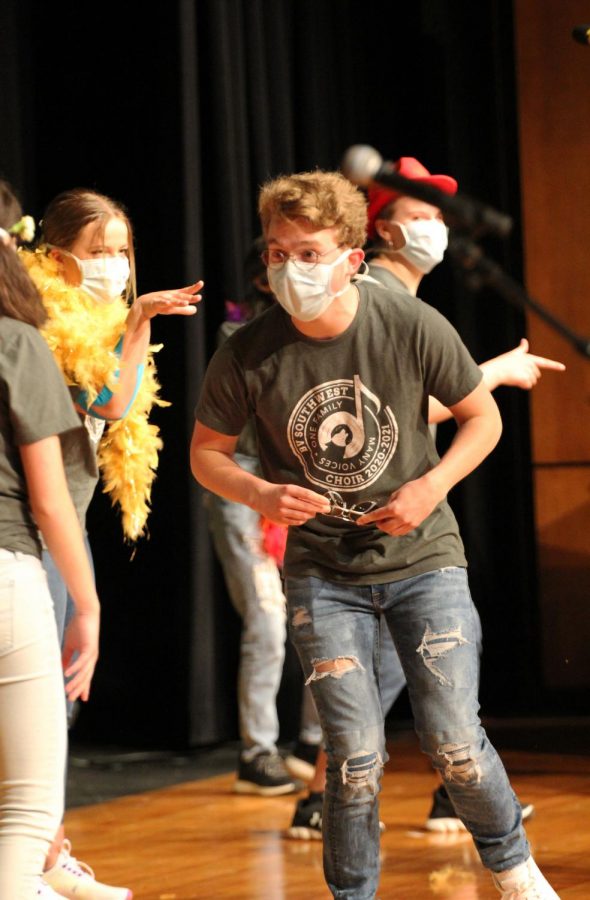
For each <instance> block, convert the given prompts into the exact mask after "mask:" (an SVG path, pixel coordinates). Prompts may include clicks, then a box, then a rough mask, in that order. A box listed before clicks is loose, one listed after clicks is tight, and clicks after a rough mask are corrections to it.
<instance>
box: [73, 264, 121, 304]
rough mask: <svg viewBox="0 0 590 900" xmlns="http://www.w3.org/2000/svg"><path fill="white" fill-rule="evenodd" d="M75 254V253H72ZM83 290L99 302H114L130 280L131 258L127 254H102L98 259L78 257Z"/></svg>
mask: <svg viewBox="0 0 590 900" xmlns="http://www.w3.org/2000/svg"><path fill="white" fill-rule="evenodd" d="M71 255H72V256H73V254H71ZM74 259H75V260H76V262H77V263H78V266H79V268H80V274H81V275H82V281H81V283H80V287H81V288H82V290H83V291H86V293H87V294H90V296H91V297H92V298H93V299H94V300H97V301H98V302H99V303H112V302H113V301H114V300H116V299H117V297H120V296H121V294H122V293H123V291H124V290H125V288H126V286H127V282H128V281H129V273H130V269H129V260H128V259H127V257H126V256H101V257H99V258H98V259H78V257H77V256H74Z"/></svg>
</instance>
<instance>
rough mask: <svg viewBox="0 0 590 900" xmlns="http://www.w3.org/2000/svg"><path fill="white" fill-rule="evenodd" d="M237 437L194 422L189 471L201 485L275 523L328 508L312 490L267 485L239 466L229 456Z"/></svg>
mask: <svg viewBox="0 0 590 900" xmlns="http://www.w3.org/2000/svg"><path fill="white" fill-rule="evenodd" d="M238 437H239V435H235V436H228V435H226V434H221V433H220V432H218V431H213V429H211V428H207V426H206V425H203V424H202V423H201V422H199V421H197V422H196V423H195V428H194V431H193V437H192V441H191V470H192V473H193V475H194V476H195V478H196V479H197V481H198V482H199V483H200V484H202V485H203V487H205V488H207V489H208V490H210V491H212V492H213V493H214V494H220V495H221V496H222V497H226V498H227V499H228V500H233V501H234V502H236V503H243V504H244V505H245V506H249V507H250V508H251V509H255V510H256V511H257V512H259V513H260V514H261V515H263V516H264V517H265V518H266V519H269V520H270V521H271V522H276V523H277V524H278V525H302V524H303V523H304V522H307V520H308V519H313V518H314V516H316V515H317V514H318V513H328V512H329V511H330V504H329V502H328V500H326V498H325V497H322V496H321V495H320V494H316V493H315V491H310V490H308V489H307V488H304V487H300V486H299V485H296V484H271V482H270V481H265V480H264V479H263V478H258V477H257V476H256V475H252V474H251V473H250V472H246V471H245V470H244V469H242V468H241V467H240V466H239V465H238V464H237V463H236V462H235V460H234V458H233V454H234V451H235V448H236V444H237V442H238Z"/></svg>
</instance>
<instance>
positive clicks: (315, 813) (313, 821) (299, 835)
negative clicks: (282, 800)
mask: <svg viewBox="0 0 590 900" xmlns="http://www.w3.org/2000/svg"><path fill="white" fill-rule="evenodd" d="M323 803H324V795H323V794H320V793H317V794H310V795H309V796H308V797H302V799H301V800H299V801H298V802H297V806H296V807H295V815H294V816H293V821H292V822H291V825H290V827H289V828H288V829H287V834H288V835H289V837H290V838H295V839H296V840H299V841H321V839H322V806H323Z"/></svg>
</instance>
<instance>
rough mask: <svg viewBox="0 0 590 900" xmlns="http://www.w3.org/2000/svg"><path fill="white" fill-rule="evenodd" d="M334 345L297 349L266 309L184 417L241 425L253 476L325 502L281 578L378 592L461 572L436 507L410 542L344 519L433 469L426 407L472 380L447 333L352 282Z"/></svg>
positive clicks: (413, 307)
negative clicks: (254, 452) (257, 466)
mask: <svg viewBox="0 0 590 900" xmlns="http://www.w3.org/2000/svg"><path fill="white" fill-rule="evenodd" d="M358 290H359V294H360V303H359V307H358V310H357V313H356V316H355V318H354V320H353V322H352V323H351V324H350V326H349V327H348V328H347V329H346V331H345V332H343V333H342V334H341V335H339V336H338V337H335V338H333V339H331V340H326V341H321V340H314V339H311V338H307V337H305V336H304V335H303V334H301V333H300V332H299V331H298V330H297V329H296V328H295V327H294V325H293V324H292V322H291V320H290V318H289V316H288V315H287V314H286V313H285V312H284V311H283V310H282V309H281V307H279V306H276V307H273V308H271V309H270V310H269V311H268V312H266V313H264V314H263V315H262V316H260V317H259V318H258V319H256V320H255V321H254V322H251V323H249V324H248V325H245V326H244V327H243V328H241V329H240V330H239V331H238V332H237V333H236V334H235V335H233V336H232V337H231V338H230V339H229V340H228V341H227V342H226V343H225V344H224V346H223V347H221V348H220V349H219V350H218V351H217V353H216V354H215V356H214V357H213V359H212V360H211V363H210V365H209V368H208V370H207V374H206V376H205V381H204V384H203V388H202V392H201V397H200V399H199V403H198V405H197V418H198V419H199V421H201V422H202V423H203V424H204V425H206V426H208V427H209V428H212V429H214V430H216V431H219V432H221V433H222V434H227V435H237V434H239V433H240V432H241V430H242V428H243V427H244V424H245V422H246V421H247V419H248V416H249V415H253V416H254V419H255V424H256V430H257V434H258V445H259V455H260V461H261V465H262V470H263V472H264V475H265V478H267V479H268V480H269V481H271V482H274V483H295V484H300V485H303V486H304V487H308V488H311V489H312V490H315V491H317V492H319V493H321V494H326V495H328V496H329V498H330V500H331V501H332V502H333V504H334V507H335V508H334V510H333V511H334V512H335V513H336V515H339V516H341V518H334V517H332V516H318V517H316V518H315V519H312V520H311V521H309V522H307V523H306V524H305V525H303V526H301V527H299V528H290V529H289V540H288V546H287V556H286V561H285V571H286V575H287V576H288V577H300V576H306V575H316V576H318V577H320V578H325V579H326V580H329V581H346V582H349V583H352V584H378V583H382V582H388V581H396V580H400V579H402V578H407V577H410V576H413V575H419V574H422V573H423V572H428V571H432V570H434V569H437V568H440V567H443V566H451V565H458V566H464V565H466V560H465V555H464V551H463V545H462V542H461V538H460V537H459V532H458V527H457V523H456V521H455V517H454V515H453V513H452V511H451V509H450V507H449V505H448V503H447V502H446V501H443V502H441V503H440V504H439V505H438V506H437V507H436V508H435V509H434V510H433V512H432V513H431V514H430V515H429V516H428V517H427V519H426V520H425V521H424V522H423V523H422V524H421V525H420V526H419V527H418V528H415V529H414V530H413V531H412V532H410V534H407V535H404V536H403V537H392V536H390V535H386V534H384V533H383V532H381V531H379V529H377V528H376V527H374V526H365V527H363V528H359V527H358V526H356V525H355V524H354V521H347V520H346V519H347V518H349V519H350V518H352V515H351V512H350V511H351V510H352V511H354V510H355V509H357V510H365V511H367V510H369V509H371V508H374V507H375V506H377V505H382V504H383V503H384V502H385V501H386V500H387V499H388V498H389V496H390V495H391V493H392V492H393V491H395V490H396V489H398V488H399V487H401V485H403V484H405V483H406V482H408V481H411V480H412V479H415V478H419V477H420V476H421V475H423V474H424V473H425V472H427V471H429V470H430V469H431V468H433V466H435V465H436V463H437V462H438V455H437V453H436V449H435V446H434V442H433V440H432V436H431V434H430V432H429V429H428V397H429V395H432V396H434V397H436V398H437V399H438V400H440V402H441V403H443V404H444V405H445V406H452V405H454V404H455V403H458V402H459V401H460V400H463V399H464V398H465V397H466V396H467V395H468V394H470V393H471V391H473V390H474V389H475V388H476V387H477V385H478V384H479V382H480V380H481V377H482V375H481V371H480V370H479V368H478V367H477V365H476V364H475V362H474V361H473V359H472V358H471V356H470V355H469V353H468V351H467V350H466V348H465V346H464V345H463V343H462V341H461V339H460V338H459V336H458V334H457V333H456V331H455V330H454V329H453V328H452V326H451V325H450V324H449V323H448V322H447V320H446V319H445V318H443V316H441V315H440V314H439V313H438V312H436V310H434V309H433V308H432V307H430V306H428V305H427V304H425V303H423V302H422V301H420V300H416V298H415V297H413V296H412V295H410V294H408V292H407V291H404V290H401V289H400V290H397V289H395V287H387V288H386V287H384V286H382V285H380V284H379V285H378V284H368V283H366V282H364V283H360V284H359V285H358Z"/></svg>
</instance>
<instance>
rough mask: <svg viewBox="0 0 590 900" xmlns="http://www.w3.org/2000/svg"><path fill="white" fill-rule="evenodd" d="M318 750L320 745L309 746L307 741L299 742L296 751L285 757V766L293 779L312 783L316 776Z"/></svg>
mask: <svg viewBox="0 0 590 900" xmlns="http://www.w3.org/2000/svg"><path fill="white" fill-rule="evenodd" d="M318 750H319V745H318V744H307V743H306V742H305V741H297V743H296V744H295V747H294V749H293V750H292V751H291V752H290V753H288V754H287V755H286V756H285V765H286V766H287V768H288V770H289V772H290V773H291V775H292V776H293V778H300V779H301V780H302V781H311V779H312V778H313V776H314V774H315V764H316V760H317V758H318Z"/></svg>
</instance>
